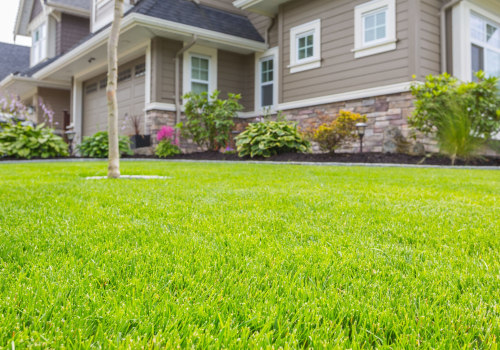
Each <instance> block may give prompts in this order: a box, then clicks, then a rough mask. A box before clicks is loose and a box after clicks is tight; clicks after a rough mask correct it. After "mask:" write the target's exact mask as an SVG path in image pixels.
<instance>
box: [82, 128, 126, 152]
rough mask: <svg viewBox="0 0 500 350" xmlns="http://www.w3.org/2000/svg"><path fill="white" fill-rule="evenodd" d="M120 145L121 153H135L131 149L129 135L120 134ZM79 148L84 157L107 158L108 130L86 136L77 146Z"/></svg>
mask: <svg viewBox="0 0 500 350" xmlns="http://www.w3.org/2000/svg"><path fill="white" fill-rule="evenodd" d="M118 146H119V149H120V154H121V155H124V154H127V155H132V154H133V152H132V150H131V149H130V140H129V138H128V137H126V136H120V138H119V141H118ZM77 148H78V151H80V154H81V155H82V157H89V158H106V157H107V156H108V150H109V144H108V132H107V131H99V132H97V133H96V134H94V135H93V136H87V137H85V138H84V139H83V141H82V143H81V144H79V145H78V146H77Z"/></svg>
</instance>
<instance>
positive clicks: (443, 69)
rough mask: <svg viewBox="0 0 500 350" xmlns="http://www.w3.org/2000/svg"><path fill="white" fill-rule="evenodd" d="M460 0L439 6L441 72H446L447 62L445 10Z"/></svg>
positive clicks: (453, 0) (460, 0)
mask: <svg viewBox="0 0 500 350" xmlns="http://www.w3.org/2000/svg"><path fill="white" fill-rule="evenodd" d="M460 2H462V0H451V1H450V2H448V3H447V4H444V5H443V7H441V11H440V15H441V72H442V73H444V72H446V63H447V62H448V57H447V52H446V49H447V43H446V10H448V9H449V8H451V7H453V6H455V5H457V4H458V3H460Z"/></svg>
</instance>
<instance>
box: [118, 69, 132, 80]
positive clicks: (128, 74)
mask: <svg viewBox="0 0 500 350" xmlns="http://www.w3.org/2000/svg"><path fill="white" fill-rule="evenodd" d="M130 78H132V69H130V68H129V69H125V70H124V71H121V72H118V82H119V83H120V82H122V81H125V80H128V79H130Z"/></svg>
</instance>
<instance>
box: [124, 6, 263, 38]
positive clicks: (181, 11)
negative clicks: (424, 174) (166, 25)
mask: <svg viewBox="0 0 500 350" xmlns="http://www.w3.org/2000/svg"><path fill="white" fill-rule="evenodd" d="M130 12H137V13H140V14H144V15H147V16H151V17H156V18H161V19H164V20H168V21H172V22H177V23H182V24H186V25H191V26H196V27H198V28H203V29H207V30H213V31H215V32H219V33H224V34H229V35H234V36H239V37H241V38H245V39H250V40H255V41H261V42H264V39H263V38H262V37H261V35H260V34H259V32H257V30H256V29H255V27H254V26H253V25H252V23H251V22H250V20H249V19H248V18H246V17H245V16H241V15H237V14H233V13H229V12H225V11H222V10H218V9H214V8H212V7H208V6H204V5H197V4H195V3H194V2H193V1H189V0H142V1H141V2H139V4H137V5H136V6H135V7H134V8H132V9H131V10H130Z"/></svg>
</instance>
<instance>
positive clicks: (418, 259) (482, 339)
mask: <svg viewBox="0 0 500 350" xmlns="http://www.w3.org/2000/svg"><path fill="white" fill-rule="evenodd" d="M105 173H106V163H104V162H90V163H70V162H68V163H30V164H0V195H1V206H0V347H6V348H11V347H12V346H13V345H15V347H16V349H17V348H24V347H27V346H34V347H40V348H49V347H50V348H60V347H63V346H65V347H68V348H88V347H103V348H140V347H145V348H154V347H166V348H174V347H181V348H231V349H233V348H271V347H273V348H279V347H283V348H354V349H358V348H372V347H380V348H383V347H387V348H402V347H403V348H408V349H409V348H416V347H422V348H446V349H458V348H479V349H481V348H488V349H490V348H493V349H496V348H497V347H498V342H499V336H500V307H499V301H500V171H495V170H484V171H483V170H443V169H399V168H362V167H320V166H292V165H258V164H204V163H171V162H122V174H150V175H165V176H169V177H171V178H170V179H166V180H124V179H123V180H114V181H109V180H85V179H84V177H86V176H95V175H104V174H105Z"/></svg>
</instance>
